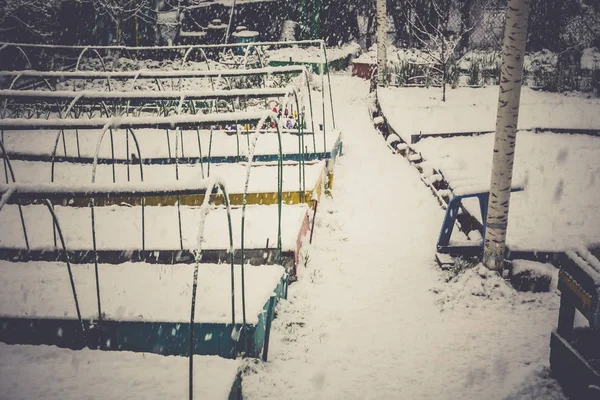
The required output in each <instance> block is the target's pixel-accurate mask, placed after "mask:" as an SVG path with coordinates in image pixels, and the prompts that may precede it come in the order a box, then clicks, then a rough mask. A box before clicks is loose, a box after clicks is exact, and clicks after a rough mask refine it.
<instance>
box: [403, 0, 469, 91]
mask: <svg viewBox="0 0 600 400" xmlns="http://www.w3.org/2000/svg"><path fill="white" fill-rule="evenodd" d="M409 4H411V7H415V6H414V5H413V4H412V3H411V2H409ZM431 7H432V8H433V14H434V15H435V18H432V19H431V20H428V21H424V20H423V18H421V17H420V16H419V14H418V13H412V14H411V18H410V19H409V21H408V22H409V24H410V26H411V27H412V30H413V32H414V35H413V36H414V37H415V38H416V39H417V41H418V42H420V43H421V45H422V46H423V47H422V51H423V53H424V55H423V56H421V59H422V61H423V62H424V63H426V64H428V65H429V67H430V68H431V69H432V70H433V71H435V72H437V73H438V74H439V75H441V82H440V84H441V86H442V101H446V84H447V83H448V82H449V80H450V79H449V78H450V76H451V74H452V73H453V72H455V71H452V69H453V68H456V64H457V61H458V60H457V58H458V54H457V50H458V49H459V47H460V44H461V43H462V42H463V37H465V36H466V35H468V33H469V32H470V31H471V30H472V29H473V28H474V27H475V24H473V25H471V26H466V25H465V21H461V23H460V26H458V27H456V28H457V29H455V27H451V26H450V25H451V22H452V21H451V18H450V14H451V12H452V7H453V4H452V2H451V1H445V2H444V3H443V4H442V3H440V2H439V0H438V1H431ZM432 21H433V22H432Z"/></svg>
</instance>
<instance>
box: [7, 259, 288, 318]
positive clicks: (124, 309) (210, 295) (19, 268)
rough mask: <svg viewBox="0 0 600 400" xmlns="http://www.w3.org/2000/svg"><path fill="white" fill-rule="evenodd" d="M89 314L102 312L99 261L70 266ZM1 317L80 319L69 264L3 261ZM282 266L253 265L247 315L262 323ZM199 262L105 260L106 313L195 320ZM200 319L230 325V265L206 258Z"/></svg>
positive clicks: (238, 304)
mask: <svg viewBox="0 0 600 400" xmlns="http://www.w3.org/2000/svg"><path fill="white" fill-rule="evenodd" d="M71 268H72V271H73V276H74V281H75V289H76V291H77V297H78V300H79V307H80V310H81V313H82V318H83V319H95V318H98V315H97V314H98V313H97V310H98V307H97V299H96V280H95V272H94V265H93V264H74V265H71ZM0 273H1V275H2V282H1V283H0V286H1V287H2V290H1V293H0V299H1V301H0V315H2V316H5V317H25V316H27V317H39V318H77V312H76V309H75V302H74V300H73V293H72V291H71V286H70V281H69V276H68V273H67V269H66V265H65V263H61V262H23V263H22V262H19V263H13V262H9V261H0ZM284 273H285V272H284V270H283V267H281V266H279V265H260V266H250V265H248V266H246V267H245V271H244V277H245V282H246V285H245V290H246V321H247V322H248V323H250V324H256V323H258V316H259V314H261V313H262V311H263V308H264V306H265V304H266V303H267V302H268V301H269V298H270V297H271V294H272V293H273V292H274V291H275V289H276V288H277V285H278V284H279V283H280V281H281V278H282V276H283V274H284ZM193 276H194V265H192V264H175V265H150V264H145V263H124V264H117V265H113V264H100V265H99V277H100V297H101V306H102V312H103V313H105V314H106V318H108V319H110V320H115V321H140V322H188V323H189V321H190V310H191V301H192V281H193ZM234 278H235V285H236V286H235V309H236V323H242V322H243V319H242V312H241V310H242V289H241V288H242V287H241V267H240V266H239V265H236V266H235V275H234ZM195 320H196V321H197V322H205V323H220V324H230V323H231V265H229V264H227V263H223V264H200V267H199V270H198V289H197V292H196V311H195Z"/></svg>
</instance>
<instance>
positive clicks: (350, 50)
mask: <svg viewBox="0 0 600 400" xmlns="http://www.w3.org/2000/svg"><path fill="white" fill-rule="evenodd" d="M326 50H327V61H329V62H330V61H332V60H338V59H340V58H345V57H348V56H349V55H352V54H355V53H358V52H359V51H360V46H359V45H358V44H356V43H350V44H346V45H344V46H342V47H330V48H328V49H326ZM267 55H268V57H269V61H290V60H292V61H293V62H309V63H321V62H324V59H323V49H322V48H320V47H316V46H315V47H304V46H302V47H300V46H294V47H285V48H279V49H276V50H269V51H268V52H267Z"/></svg>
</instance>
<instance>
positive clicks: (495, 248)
mask: <svg viewBox="0 0 600 400" xmlns="http://www.w3.org/2000/svg"><path fill="white" fill-rule="evenodd" d="M529 6H530V0H508V7H507V12H506V26H505V28H504V40H503V42H502V65H501V71H500V93H499V96H498V114H497V117H496V136H495V140H494V153H493V163H492V177H491V183H490V201H489V205H488V213H487V220H486V232H485V248H484V251H483V263H484V264H485V266H486V267H488V268H489V269H494V270H498V269H502V268H503V266H504V252H505V249H506V230H507V227H508V208H509V202H510V189H511V185H512V170H513V162H514V155H515V141H516V136H517V121H518V119H519V100H520V98H521V80H522V76H523V55H524V53H525V42H526V39H527V20H528V17H529V8H530V7H529Z"/></svg>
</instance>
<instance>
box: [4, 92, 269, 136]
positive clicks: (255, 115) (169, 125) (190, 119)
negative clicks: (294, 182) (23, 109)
mask: <svg viewBox="0 0 600 400" xmlns="http://www.w3.org/2000/svg"><path fill="white" fill-rule="evenodd" d="M51 93H53V92H51ZM269 117H276V115H275V113H274V112H272V111H269V110H262V111H248V112H247V111H237V112H227V113H212V114H195V115H191V114H185V115H170V116H167V117H157V116H140V117H132V116H119V117H111V118H98V117H95V118H90V119H84V118H65V119H60V118H50V119H27V118H5V119H1V118H0V128H2V129H3V130H13V129H14V130H32V129H39V130H55V129H61V130H62V129H110V128H113V129H114V128H123V129H125V128H132V129H134V128H148V127H152V128H157V129H175V128H181V129H196V128H200V127H202V126H205V127H206V126H210V125H214V124H219V123H244V122H257V121H260V120H261V119H262V118H267V119H268V118H269ZM190 127H191V128H190Z"/></svg>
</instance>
